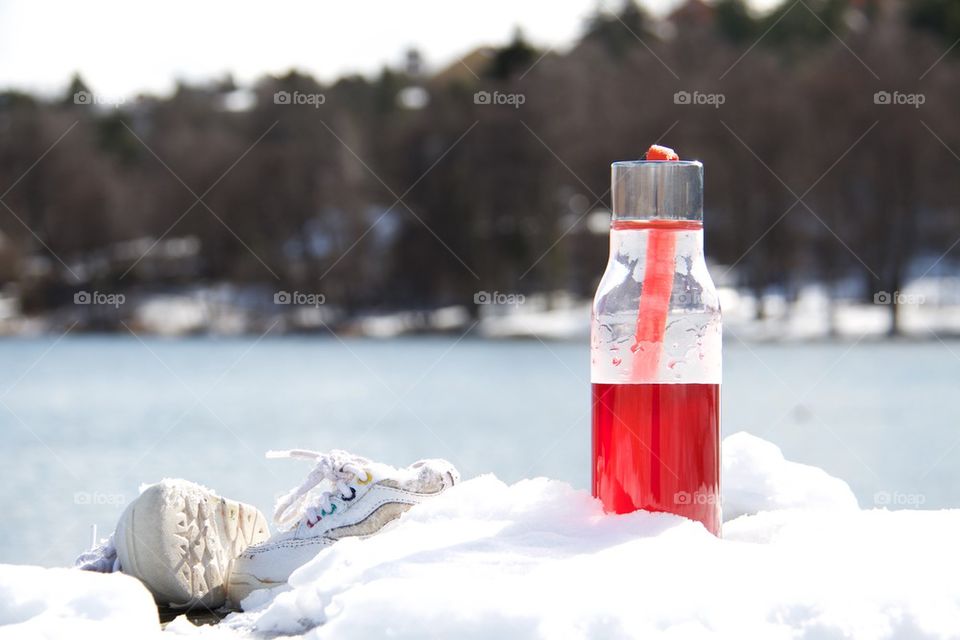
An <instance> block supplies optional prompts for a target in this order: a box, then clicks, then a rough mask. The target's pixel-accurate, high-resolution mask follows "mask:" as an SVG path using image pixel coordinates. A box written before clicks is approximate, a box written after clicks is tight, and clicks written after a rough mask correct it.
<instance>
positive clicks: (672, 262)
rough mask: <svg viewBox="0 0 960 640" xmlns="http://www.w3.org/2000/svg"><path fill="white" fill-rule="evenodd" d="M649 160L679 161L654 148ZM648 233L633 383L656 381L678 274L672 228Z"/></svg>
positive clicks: (671, 152)
mask: <svg viewBox="0 0 960 640" xmlns="http://www.w3.org/2000/svg"><path fill="white" fill-rule="evenodd" d="M645 159H646V160H659V161H667V162H669V161H676V160H679V159H680V157H679V156H678V155H677V154H676V153H675V152H674V150H673V149H670V148H668V147H661V146H659V145H653V146H651V147H650V149H649V150H647V154H646V158H645ZM647 233H648V234H649V235H648V236H647V238H648V239H647V256H646V263H645V267H644V273H643V292H642V294H641V296H640V306H639V308H638V310H637V332H636V334H635V336H634V343H633V347H632V350H633V382H634V383H637V384H639V383H644V382H648V383H649V382H655V381H656V379H657V369H658V368H659V366H660V352H661V350H662V348H663V336H664V334H665V333H666V329H667V316H668V314H669V311H670V296H671V294H672V293H673V277H674V273H675V272H676V248H677V236H676V234H675V233H674V232H673V231H672V230H670V229H664V228H660V227H656V226H651V227H650V228H649V229H648V230H647Z"/></svg>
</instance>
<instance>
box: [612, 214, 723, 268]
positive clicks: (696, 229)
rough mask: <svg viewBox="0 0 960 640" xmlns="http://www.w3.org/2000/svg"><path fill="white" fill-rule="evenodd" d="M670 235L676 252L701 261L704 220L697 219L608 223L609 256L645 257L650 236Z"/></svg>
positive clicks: (619, 257)
mask: <svg viewBox="0 0 960 640" xmlns="http://www.w3.org/2000/svg"><path fill="white" fill-rule="evenodd" d="M654 234H657V235H658V236H662V235H663V234H669V235H670V236H673V238H672V240H671V244H673V245H674V246H675V251H676V255H677V256H678V257H679V256H682V257H685V258H688V259H691V260H694V261H697V262H700V261H702V260H704V254H703V223H702V222H700V221H699V220H663V219H657V218H653V219H646V220H623V219H619V220H618V219H614V220H613V222H612V223H611V224H610V259H611V260H623V259H626V260H627V261H630V260H632V259H637V258H642V257H644V256H646V253H647V245H648V244H649V242H650V238H651V236H652V235H654Z"/></svg>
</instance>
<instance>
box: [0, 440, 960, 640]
mask: <svg viewBox="0 0 960 640" xmlns="http://www.w3.org/2000/svg"><path fill="white" fill-rule="evenodd" d="M723 463H724V464H723V472H724V483H725V484H724V508H725V511H726V512H727V514H729V515H734V516H736V517H734V518H733V519H732V520H728V521H727V522H726V523H725V524H724V538H723V539H722V540H720V539H717V538H714V537H713V536H711V535H710V534H708V533H707V532H706V531H705V530H704V529H703V528H702V527H701V526H700V525H699V524H695V523H693V522H689V521H685V520H683V519H681V518H678V517H674V516H669V515H663V514H651V513H646V512H638V513H634V514H630V515H623V516H611V515H604V514H603V512H602V510H601V508H600V505H599V504H598V503H597V502H596V501H594V500H593V499H592V498H591V497H590V496H589V494H587V493H586V492H583V491H577V490H574V489H573V488H571V487H570V486H569V485H567V484H565V483H562V482H558V481H553V480H548V479H545V478H537V479H532V480H523V481H521V482H518V483H516V484H513V485H506V484H504V483H503V482H501V481H500V480H498V479H497V478H495V477H493V476H492V475H485V476H480V477H477V478H474V479H471V480H468V481H466V482H464V483H462V484H461V485H460V486H458V487H455V488H454V489H452V490H451V491H449V492H447V493H446V494H445V495H444V496H442V497H440V498H438V499H436V500H434V501H432V502H429V503H426V504H423V505H421V506H418V507H417V508H415V509H413V510H412V511H410V512H409V513H407V514H406V515H405V516H403V517H402V518H401V520H400V521H399V522H398V524H397V526H395V527H393V528H391V529H390V530H389V531H386V532H384V533H383V534H381V535H378V536H376V537H373V538H370V539H368V540H356V539H348V540H344V541H342V542H339V543H338V544H336V545H334V546H333V547H331V548H329V549H328V550H326V551H324V552H322V553H320V554H319V555H318V556H317V557H316V558H315V559H314V560H313V561H311V562H310V563H308V564H307V565H305V566H304V567H302V568H301V569H300V570H298V571H297V572H295V573H294V574H293V576H292V577H291V580H290V585H289V586H285V587H282V588H278V589H275V590H272V591H263V592H257V593H254V594H253V595H251V596H250V597H249V598H248V599H247V600H246V601H245V602H244V605H245V607H246V609H247V611H246V612H244V613H240V614H233V615H231V616H229V617H228V618H227V619H226V620H225V621H224V622H223V623H221V624H220V625H219V626H218V627H194V626H193V625H191V624H190V623H189V622H188V621H186V620H185V619H184V618H179V619H178V620H176V621H175V622H174V623H171V625H169V626H168V627H167V629H166V631H165V632H164V634H165V635H166V636H167V637H169V636H170V635H181V634H182V635H187V636H192V635H201V636H209V637H236V636H238V635H239V636H243V635H249V634H256V635H263V636H266V637H275V636H276V635H306V636H307V637H311V638H368V637H385V636H388V637H395V638H423V637H437V638H493V637H499V638H531V637H534V638H539V637H543V638H607V637H610V638H621V637H622V638H637V637H644V638H653V637H664V638H683V639H686V638H701V637H703V638H706V637H723V638H774V639H775V638H841V637H851V638H949V637H958V635H960V581H958V580H957V579H956V577H957V575H960V554H957V553H956V540H958V539H960V511H956V510H944V511H906V510H904V511H896V512H890V511H886V510H883V509H873V510H861V509H860V508H859V507H858V505H857V503H856V500H855V498H854V497H853V494H852V492H851V491H850V489H849V487H848V486H847V485H846V483H844V482H843V481H841V480H838V479H836V478H832V477H830V476H829V475H827V474H826V473H825V472H823V471H822V470H820V469H817V468H814V467H810V466H806V465H800V464H796V463H792V462H789V461H786V460H784V458H783V456H782V455H781V454H780V451H779V450H778V449H777V448H776V447H775V446H773V445H772V444H770V443H768V442H765V441H763V440H760V439H759V438H756V437H754V436H750V435H747V434H746V433H738V434H734V435H732V436H730V437H728V438H727V439H726V440H725V441H724V460H723ZM0 596H2V597H0V625H8V626H0V636H9V637H28V636H40V635H43V634H44V633H46V634H47V635H52V636H56V635H64V636H65V635H70V636H77V635H81V636H82V635H85V634H87V633H93V634H95V635H97V636H98V637H146V636H147V635H148V634H150V633H151V632H159V625H158V623H157V619H156V614H155V612H154V611H153V609H152V608H151V607H150V606H149V602H148V600H147V599H146V598H147V596H146V592H145V591H144V590H143V589H142V588H141V587H140V586H139V585H137V584H136V583H135V582H134V581H132V580H130V579H127V578H125V577H123V576H116V575H99V574H96V575H93V574H81V573H79V572H74V571H67V570H61V569H39V568H33V567H14V566H3V567H0ZM10 625H12V626H10Z"/></svg>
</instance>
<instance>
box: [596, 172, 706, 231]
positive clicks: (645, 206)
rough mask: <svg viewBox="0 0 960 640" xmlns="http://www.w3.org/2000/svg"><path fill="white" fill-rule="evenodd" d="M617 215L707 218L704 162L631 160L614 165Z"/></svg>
mask: <svg viewBox="0 0 960 640" xmlns="http://www.w3.org/2000/svg"><path fill="white" fill-rule="evenodd" d="M610 192H611V194H612V200H613V218H614V219H615V220H623V219H642V220H645V219H649V218H662V219H667V220H703V165H702V164H701V163H699V162H697V161H695V160H694V161H690V160H682V161H669V160H629V161H624V162H614V163H613V164H612V165H611V166H610Z"/></svg>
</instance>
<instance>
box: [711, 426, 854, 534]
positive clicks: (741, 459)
mask: <svg viewBox="0 0 960 640" xmlns="http://www.w3.org/2000/svg"><path fill="white" fill-rule="evenodd" d="M721 477H722V478H723V487H722V488H723V516H724V518H726V519H728V520H731V519H733V518H736V517H739V516H742V515H745V514H752V513H757V512H758V511H770V510H774V509H798V508H817V509H830V510H846V511H853V510H856V509H857V498H856V497H855V496H854V495H853V491H852V490H851V489H850V486H849V485H848V484H847V483H846V482H844V481H843V480H840V479H839V478H834V477H833V476H831V475H829V474H828V473H827V472H826V471H824V470H823V469H820V468H818V467H813V466H810V465H807V464H800V463H798V462H791V461H789V460H786V459H784V457H783V453H781V452H780V449H779V448H778V447H777V445H775V444H773V443H772V442H767V441H766V440H763V439H762V438H758V437H756V436H753V435H750V434H749V433H747V432H745V431H741V432H739V433H735V434H733V435H731V436H728V437H726V438H725V439H724V440H723V472H722V476H721Z"/></svg>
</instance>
